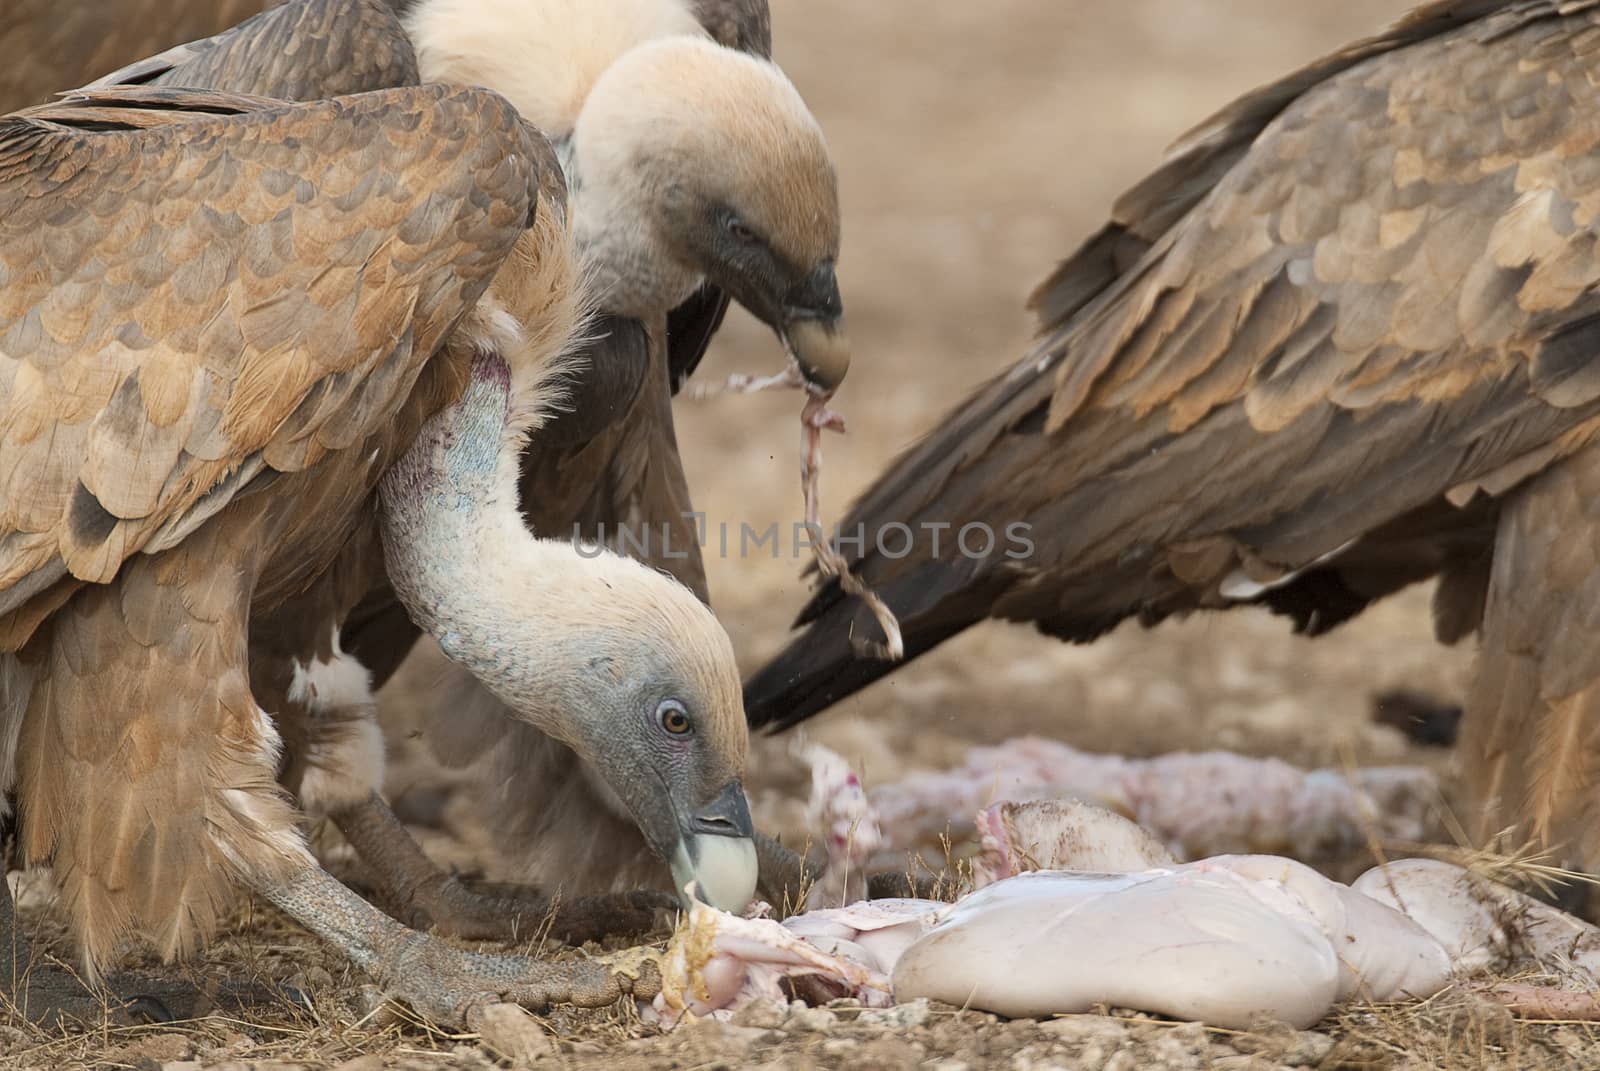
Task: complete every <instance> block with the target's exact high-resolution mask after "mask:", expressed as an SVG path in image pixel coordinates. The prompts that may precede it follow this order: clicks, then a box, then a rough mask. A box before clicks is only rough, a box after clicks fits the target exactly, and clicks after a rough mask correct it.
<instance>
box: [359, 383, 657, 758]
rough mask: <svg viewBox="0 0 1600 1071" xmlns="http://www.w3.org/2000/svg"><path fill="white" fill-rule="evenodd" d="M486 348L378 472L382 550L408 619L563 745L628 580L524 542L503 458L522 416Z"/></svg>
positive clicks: (602, 563)
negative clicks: (446, 402) (456, 393)
mask: <svg viewBox="0 0 1600 1071" xmlns="http://www.w3.org/2000/svg"><path fill="white" fill-rule="evenodd" d="M521 393H524V392H519V391H517V390H515V389H514V385H513V382H512V374H511V371H510V369H509V367H508V366H507V364H506V362H505V361H504V360H502V359H501V358H500V356H499V355H498V354H495V353H489V352H479V353H478V354H477V355H476V356H475V357H474V358H473V363H472V376H471V379H470V380H469V381H468V383H467V386H466V389H465V390H463V391H462V394H461V397H460V398H459V400H457V401H456V402H455V403H454V404H452V405H450V406H447V407H446V408H445V409H444V410H442V411H441V412H439V413H438V414H436V415H435V416H434V417H433V418H432V419H431V420H430V421H429V422H428V423H427V424H426V425H425V426H424V427H423V430H422V433H421V434H420V435H419V436H418V437H417V440H416V441H415V442H414V443H413V444H412V446H411V448H410V449H409V450H407V452H406V453H405V455H404V456H402V457H401V459H400V460H399V461H398V462H396V463H395V464H394V465H392V466H391V467H390V469H389V470H388V472H386V473H385V474H384V477H383V480H382V483H381V485H380V489H379V493H380V495H381V499H382V510H381V514H382V526H383V544H384V559H385V562H386V564H387V566H388V572H389V579H390V582H391V583H392V584H393V586H394V589H395V592H396V594H397V595H398V596H399V597H400V601H401V602H402V603H404V604H405V607H406V609H407V610H408V611H409V612H410V614H411V618H412V620H413V621H415V622H416V623H417V625H418V626H419V627H421V628H422V629H424V630H425V631H427V632H428V633H429V634H431V635H432V636H433V637H434V639H436V640H437V641H438V642H439V646H440V647H441V648H442V649H443V650H444V653H445V654H446V655H447V656H448V657H449V658H451V659H452V660H453V661H455V662H458V663H460V664H461V665H462V666H463V667H464V668H466V669H467V670H469V671H470V672H471V673H472V675H473V676H475V677H476V678H477V679H478V680H479V681H481V682H482V683H483V684H484V685H485V686H486V687H488V689H489V690H490V691H491V692H493V693H494V694H495V695H496V696H497V697H498V698H499V699H500V701H501V702H503V703H505V704H506V705H507V706H509V707H511V708H512V709H514V710H516V711H517V712H518V714H519V716H520V717H522V718H523V719H524V720H526V721H528V722H530V723H531V724H533V725H535V726H536V727H538V728H540V729H541V730H543V731H544V732H547V733H549V734H550V735H551V736H553V737H555V738H556V739H558V740H561V741H562V742H563V743H568V744H569V745H573V744H575V741H574V740H573V732H572V731H571V730H572V729H573V728H574V727H573V726H571V725H569V724H568V722H569V720H570V717H571V714H572V712H575V711H583V710H586V709H588V707H589V706H590V705H592V703H593V697H594V689H593V687H592V686H591V687H588V688H580V687H579V683H580V682H579V680H578V675H577V674H575V673H574V672H573V667H578V666H583V665H586V664H587V663H588V661H589V659H590V658H591V657H592V655H593V651H594V647H595V644H596V642H597V637H599V636H604V635H605V634H606V633H608V632H610V631H611V630H612V629H615V628H619V627H625V626H626V621H627V619H628V615H629V611H630V609H632V607H631V604H630V603H629V601H628V597H629V592H630V591H631V589H632V588H633V584H632V583H631V581H632V580H633V578H632V577H629V576H626V575H623V574H624V573H625V569H624V568H619V567H618V566H619V564H621V565H624V566H625V565H626V564H631V563H625V562H623V561H622V560H621V559H618V558H616V556H615V555H610V554H605V553H601V552H598V551H596V552H594V553H593V554H592V555H591V554H588V553H583V554H580V552H579V549H578V547H577V546H576V545H574V544H573V543H569V542H566V541H563V540H561V539H538V538H535V537H534V536H533V535H532V534H531V533H530V532H529V531H528V529H527V527H526V525H525V523H524V521H523V517H522V514H521V512H520V510H519V509H518V498H517V463H518V456H519V454H520V450H521V445H522V441H523V438H524V434H525V432H526V431H527V428H528V425H529V424H530V423H532V419H531V417H532V414H531V413H529V414H522V413H519V412H518V408H517V405H516V404H515V403H516V401H517V399H518V396H519V394H521Z"/></svg>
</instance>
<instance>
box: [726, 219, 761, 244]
mask: <svg viewBox="0 0 1600 1071" xmlns="http://www.w3.org/2000/svg"><path fill="white" fill-rule="evenodd" d="M723 226H725V227H726V228H727V229H728V234H730V235H731V236H732V237H733V240H734V241H736V242H744V243H746V244H754V243H755V242H756V241H758V239H757V238H756V232H755V231H753V230H751V229H750V228H749V227H747V226H745V224H744V222H743V221H742V220H740V219H739V217H738V216H729V217H728V220H727V222H726V223H724V224H723Z"/></svg>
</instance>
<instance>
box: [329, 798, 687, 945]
mask: <svg viewBox="0 0 1600 1071" xmlns="http://www.w3.org/2000/svg"><path fill="white" fill-rule="evenodd" d="M329 817H331V818H332V819H333V822H334V824H335V825H337V826H338V827H339V831H340V832H341V833H343V834H344V836H345V839H346V840H348V841H349V842H350V846H351V847H353V848H354V849H355V850H356V852H357V854H359V855H360V856H361V858H362V860H363V861H364V862H366V864H367V866H368V867H370V868H371V870H372V873H373V876H374V878H375V880H376V882H377V884H378V887H379V889H380V892H381V894H382V895H383V898H384V899H385V901H386V902H387V903H388V904H390V905H391V906H392V908H393V909H394V911H393V913H394V915H395V917H396V918H398V919H400V920H401V921H403V922H405V923H406V924H407V925H409V926H412V927H414V928H416V929H428V928H430V927H431V928H432V929H433V930H434V931H436V932H438V933H442V934H445V935H446V936H450V937H461V938H466V939H468V940H495V941H516V940H519V939H522V940H525V939H527V938H528V937H530V936H532V935H533V934H536V933H539V932H541V931H543V930H545V929H546V927H548V932H549V933H550V934H551V935H552V936H554V937H556V938H558V939H559V940H561V941H564V942H565V943H567V944H571V945H579V944H583V943H584V942H585V941H598V940H601V939H603V938H605V937H610V936H621V935H634V934H643V933H649V932H650V931H651V930H654V929H657V928H661V927H666V928H670V926H671V915H672V912H673V911H675V910H676V908H677V906H678V901H677V898H676V897H674V896H671V895H669V894H667V893H664V892H656V891H653V890H645V889H641V890H637V891H632V892H623V893H614V894H605V895H600V896H586V897H581V898H576V899H572V900H566V901H563V900H561V899H559V898H551V897H546V896H542V895H539V894H537V893H535V892H534V891H533V890H528V895H526V896H490V895H485V894H483V893H477V892H473V891H472V890H471V889H468V888H467V887H466V886H464V885H462V884H461V882H460V881H459V880H457V879H456V877H455V876H454V875H451V874H446V873H445V872H444V871H442V870H440V869H439V868H438V867H437V866H435V865H434V864H433V862H432V861H431V860H430V859H429V858H428V857H427V856H426V855H424V854H423V852H422V849H421V848H420V847H419V846H418V845H417V842H416V841H415V840H413V839H412V837H411V834H410V833H408V832H407V831H406V828H405V827H404V826H403V825H401V824H400V820H399V819H398V818H396V817H395V816H394V812H393V811H391V810H390V809H389V805H388V804H387V803H385V802H384V801H383V799H382V797H380V796H378V795H377V794H376V793H374V794H372V795H370V796H368V797H367V798H366V799H365V800H363V801H362V802H360V803H358V804H356V805H354V806H351V807H346V808H344V809H342V810H338V811H335V812H333V813H332V814H331V815H330V816H329Z"/></svg>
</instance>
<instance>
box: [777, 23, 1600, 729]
mask: <svg viewBox="0 0 1600 1071" xmlns="http://www.w3.org/2000/svg"><path fill="white" fill-rule="evenodd" d="M1593 7H1594V5H1592V4H1583V5H1581V6H1580V7H1573V6H1572V5H1561V6H1559V7H1558V6H1557V5H1554V4H1533V5H1518V6H1517V7H1516V8H1514V9H1508V10H1507V11H1505V12H1502V13H1499V14H1496V15H1492V16H1490V17H1488V18H1485V19H1484V20H1483V21H1481V22H1479V23H1474V24H1467V25H1465V26H1459V25H1457V24H1456V23H1455V22H1454V21H1452V20H1451V19H1450V18H1449V17H1447V16H1448V15H1449V12H1450V11H1459V10H1465V9H1458V8H1450V9H1448V10H1446V8H1439V9H1438V11H1439V13H1440V17H1439V18H1438V19H1436V20H1435V22H1434V23H1430V24H1429V25H1439V26H1442V27H1443V28H1445V29H1447V30H1448V31H1449V32H1445V33H1443V34H1441V35H1440V36H1437V37H1433V38H1430V39H1428V40H1426V41H1425V42H1422V43H1415V44H1412V45H1411V47H1407V48H1402V49H1398V50H1394V51H1381V52H1380V53H1379V54H1377V55H1375V56H1372V57H1371V58H1368V59H1365V60H1363V61H1361V62H1359V63H1355V64H1354V65H1351V66H1347V67H1346V68H1345V69H1343V70H1342V71H1341V72H1340V73H1338V74H1336V75H1334V76H1333V77H1331V78H1328V79H1327V80H1325V81H1321V82H1319V83H1317V84H1316V85H1315V86H1313V87H1311V88H1309V89H1306V90H1305V91H1304V92H1302V93H1301V94H1300V95H1299V96H1298V97H1297V98H1296V99H1295V100H1294V101H1293V103H1291V104H1288V105H1287V106H1286V107H1283V108H1281V109H1280V110H1279V113H1278V114H1277V115H1276V118H1273V119H1272V120H1271V122H1269V123H1267V124H1266V125H1265V127H1264V128H1263V129H1262V131H1261V133H1260V134H1259V136H1257V137H1256V138H1255V139H1254V140H1253V141H1252V142H1250V143H1249V147H1248V149H1247V150H1244V151H1243V152H1242V154H1241V155H1240V156H1239V157H1238V158H1237V160H1236V162H1234V163H1233V164H1232V166H1231V167H1229V168H1228V169H1226V170H1225V171H1223V172H1222V173H1219V174H1216V175H1215V176H1212V175H1211V172H1210V171H1208V170H1207V168H1208V167H1209V165H1208V164H1206V163H1205V162H1204V160H1202V161H1200V162H1198V163H1197V165H1196V166H1197V167H1198V168H1199V174H1200V175H1202V176H1207V179H1206V181H1207V183H1209V188H1208V189H1205V190H1204V191H1203V192H1202V193H1201V194H1200V195H1198V196H1194V197H1192V198H1191V200H1190V204H1191V207H1190V208H1189V209H1188V211H1187V213H1186V214H1184V215H1183V216H1182V217H1181V219H1178V220H1177V221H1176V222H1174V223H1172V224H1171V225H1170V226H1167V227H1165V228H1164V229H1162V230H1161V232H1160V233H1159V236H1158V237H1157V238H1156V239H1155V240H1154V241H1153V242H1152V244H1151V245H1150V247H1149V248H1148V250H1146V251H1145V252H1143V253H1142V254H1141V255H1139V256H1138V258H1137V259H1136V260H1135V261H1134V262H1133V263H1132V265H1131V266H1129V267H1127V268H1126V270H1124V271H1122V273H1121V274H1120V275H1118V276H1117V277H1116V278H1115V279H1114V280H1113V281H1111V282H1110V283H1109V285H1105V286H1103V287H1101V288H1100V289H1098V290H1096V291H1095V293H1094V294H1093V296H1091V297H1088V298H1086V299H1085V300H1083V301H1078V302H1077V303H1076V305H1075V306H1074V307H1075V308H1076V312H1074V313H1073V314H1072V315H1071V316H1070V318H1069V319H1068V320H1067V321H1066V322H1065V323H1063V324H1062V325H1061V326H1059V327H1058V328H1056V329H1055V330H1053V331H1051V332H1050V333H1049V334H1048V335H1047V336H1046V337H1044V338H1042V339H1041V340H1040V342H1039V344H1038V346H1037V347H1036V348H1035V349H1034V351H1033V352H1032V353H1031V354H1030V355H1029V356H1028V357H1027V358H1026V359H1025V360H1024V361H1023V362H1022V363H1020V364H1019V365H1017V366H1016V367H1015V368H1013V369H1012V370H1011V371H1010V372H1008V373H1006V374H1005V375H1003V376H1001V377H1000V378H998V379H997V380H995V381H994V382H992V383H991V384H989V385H988V386H987V387H985V388H984V389H982V390H981V391H980V392H979V393H978V394H977V395H975V396H974V397H973V398H972V399H970V400H969V401H968V402H966V403H965V404H963V405H962V406H961V407H959V408H958V409H957V410H956V412H955V413H954V414H952V415H951V416H950V417H949V418H947V419H946V420H945V421H943V422H942V423H941V430H940V431H938V432H936V433H935V434H934V435H932V436H931V437H930V438H928V439H927V440H925V441H924V442H923V443H921V444H919V445H918V446H917V447H915V448H913V450H912V451H910V452H909V453H908V454H907V455H906V456H905V457H903V458H901V459H900V460H899V461H898V462H897V463H896V464H895V465H894V466H892V467H891V469H890V470H889V471H888V472H887V473H886V474H885V475H884V476H883V477H882V478H880V479H879V481H878V482H877V483H876V484H875V485H874V486H873V487H872V488H871V489H870V490H869V491H868V492H867V493H866V495H865V496H863V498H862V500H861V502H860V503H859V504H858V506H857V507H856V508H855V509H854V510H853V511H852V513H851V515H850V516H849V517H848V518H847V520H846V522H845V528H846V530H847V531H848V532H855V531H856V530H857V528H858V526H860V527H864V528H865V530H866V531H867V532H868V533H872V532H876V531H879V530H881V529H882V527H883V526H884V525H885V524H887V523H889V522H896V521H898V522H903V523H908V524H911V525H912V526H913V528H917V529H918V531H919V538H918V541H917V544H916V546H915V548H914V549H913V550H912V552H911V553H910V554H908V555H906V556H904V557H901V558H893V557H890V556H887V555H884V554H880V553H877V552H875V550H874V549H873V548H872V547H871V546H870V545H869V546H868V547H867V548H866V549H865V551H864V552H857V553H854V555H853V557H854V559H855V564H854V568H855V569H856V571H858V572H859V573H860V574H861V575H862V576H863V578H864V579H866V580H867V582H868V583H869V584H871V585H872V586H873V587H875V588H877V589H878V590H879V591H880V593H881V594H884V595H885V596H886V597H887V598H888V599H889V601H890V604H891V605H892V606H894V608H895V609H896V610H897V612H898V613H899V615H900V619H901V624H902V626H903V627H904V628H905V629H906V635H907V641H908V646H909V647H910V649H911V650H912V652H913V653H916V652H920V651H923V650H927V649H928V648H930V647H931V646H933V645H934V644H936V643H938V642H940V641H942V640H943V639H944V638H946V637H947V636H949V635H951V634H952V633H953V632H955V631H959V630H960V629H961V628H964V627H966V626H967V625H968V624H971V623H972V622H974V621H977V620H980V619H982V618H983V617H986V616H998V617H1006V618H1011V619H1016V620H1031V621H1034V622H1036V623H1038V624H1039V626H1040V627H1041V628H1043V629H1046V630H1047V631H1050V632H1053V633H1056V634H1058V635H1061V636H1063V637H1066V638H1074V639H1087V638H1091V637H1093V636H1094V635H1096V634H1098V633H1099V632H1100V631H1103V630H1104V629H1105V628H1108V627H1110V626H1111V625H1114V624H1115V623H1116V622H1117V621H1119V620H1121V619H1123V618H1125V617H1127V616H1130V615H1134V614H1137V615H1140V616H1142V617H1143V618H1145V619H1146V620H1156V619H1159V618H1160V617H1162V616H1165V615H1166V614H1169V613H1172V612H1175V611H1179V610H1183V609H1187V608H1191V607H1194V606H1197V605H1199V606H1204V605H1220V604H1222V603H1223V602H1224V601H1225V600H1224V598H1223V593H1222V592H1221V591H1220V589H1219V586H1220V584H1221V583H1222V582H1224V581H1226V580H1227V579H1228V578H1229V577H1231V576H1232V575H1233V574H1234V573H1235V571H1238V572H1239V573H1241V574H1242V575H1243V576H1244V577H1245V578H1246V579H1249V580H1253V581H1255V582H1257V583H1270V582H1274V581H1279V580H1283V579H1285V578H1286V577H1288V576H1289V575H1291V574H1292V573H1293V572H1294V571H1295V570H1300V569H1304V568H1308V567H1311V566H1313V565H1314V564H1315V563H1317V562H1318V561H1319V560H1320V559H1321V558H1323V556H1325V555H1330V554H1334V553H1336V552H1339V551H1341V550H1345V549H1346V548H1347V547H1348V546H1349V545H1350V544H1351V543H1352V541H1359V540H1361V539H1362V537H1363V536H1366V535H1367V534H1369V533H1372V532H1374V531H1375V530H1378V529H1380V528H1381V527H1382V526H1384V525H1386V524H1388V523H1390V522H1392V521H1396V520H1398V519H1400V518H1402V517H1404V516H1405V515H1406V514H1408V513H1409V512H1411V511H1415V510H1421V509H1425V508H1428V507H1430V505H1431V504H1432V503H1435V502H1436V501H1438V500H1439V499H1440V498H1441V497H1442V496H1444V495H1445V494H1446V493H1448V492H1450V491H1451V490H1452V489H1456V488H1458V487H1460V486H1461V485H1470V484H1473V483H1475V482H1479V481H1492V480H1494V478H1495V477H1496V476H1497V475H1498V474H1504V473H1506V472H1507V471H1509V470H1510V469H1512V468H1514V467H1515V466H1518V465H1519V464H1525V463H1526V459H1528V458H1529V457H1531V456H1535V455H1538V456H1541V457H1544V458H1545V460H1548V459H1549V458H1551V457H1557V456H1560V454H1561V453H1563V452H1569V451H1570V450H1572V449H1574V448H1576V447H1577V446H1578V445H1581V443H1582V442H1583V441H1584V440H1585V439H1586V438H1587V437H1588V436H1589V435H1591V434H1592V433H1593V431H1594V418H1595V417H1596V416H1597V415H1600V373H1597V372H1596V371H1595V370H1594V366H1593V362H1592V361H1587V360H1585V359H1584V357H1583V355H1584V354H1592V352H1593V349H1592V345H1593V342H1594V337H1595V329H1594V327H1593V326H1592V323H1593V321H1592V320H1591V318H1592V317H1593V316H1594V315H1595V314H1596V313H1597V312H1600V299H1596V298H1595V297H1594V296H1592V294H1591V288H1593V287H1594V286H1595V285H1596V284H1600V259H1597V258H1595V257H1594V256H1593V250H1594V245H1595V235H1594V233H1593V231H1592V230H1591V228H1590V227H1588V226H1586V225H1581V224H1580V223H1579V222H1578V221H1579V220H1582V219H1586V218H1588V215H1587V214H1588V213H1589V212H1590V209H1589V208H1587V207H1586V206H1588V205H1591V204H1600V181H1597V176H1596V169H1595V168H1594V166H1593V161H1594V159H1596V158H1597V156H1600V118H1597V116H1600V91H1597V90H1596V87H1595V85H1594V79H1593V78H1592V76H1593V75H1594V74H1595V73H1596V71H1597V68H1596V60H1595V56H1594V53H1593V52H1592V51H1590V50H1589V49H1588V47H1587V41H1588V40H1589V39H1590V38H1592V37H1593V35H1594V33H1595V28H1596V25H1597V23H1600V17H1597V15H1596V14H1595V12H1594V11H1593ZM1419 17H1420V16H1419ZM1418 25H1422V23H1419V24H1418ZM1291 81H1292V80H1291ZM1485 87H1492V91H1491V92H1485ZM1552 450H1553V452H1552ZM1523 475H1526V473H1523ZM925 522H926V523H947V524H952V525H954V527H953V528H951V529H948V530H946V534H945V535H944V541H943V545H942V547H941V548H940V551H939V552H938V553H937V554H936V553H934V551H933V547H932V542H931V540H932V535H931V533H930V532H929V531H928V530H926V529H922V528H920V527H919V526H921V525H922V524H924V523H925ZM1014 523H1024V524H1028V525H1031V534H1030V537H1029V538H1030V540H1031V542H1032V544H1033V546H1032V548H1031V551H1029V549H1028V548H1027V547H1025V546H1022V545H1021V544H1015V545H1014V548H1015V549H1017V550H1018V551H1019V552H1022V553H1019V554H1018V556H1017V557H1007V556H1006V554H1005V553H1004V551H1006V550H1007V549H1009V547H1008V545H1007V544H1005V543H1002V544H1001V545H1000V546H999V547H998V548H997V549H996V550H995V551H994V552H992V553H991V554H989V555H988V556H986V557H972V556H969V555H965V554H963V553H961V552H960V551H959V549H958V547H957V546H956V544H955V540H954V539H952V538H951V534H953V533H954V532H956V531H958V530H959V529H960V528H961V527H962V526H963V525H968V524H982V525H987V526H988V527H989V528H990V529H991V530H993V531H995V532H996V533H997V534H1001V533H1003V532H1004V531H1005V529H1006V527H1007V526H1008V525H1011V524H1014ZM1002 538H1003V536H1002ZM847 549H850V550H854V548H847ZM896 549H898V547H897V548H896ZM1357 549H1358V550H1359V549H1360V548H1359V547H1357ZM1348 612H1351V611H1346V615H1347V613H1348ZM807 621H811V622H816V624H814V625H813V627H812V629H811V630H810V631H809V632H808V634H807V635H806V637H804V638H802V639H801V640H798V641H797V642H796V643H795V644H794V645H793V646H791V648H790V649H789V650H788V651H786V652H785V653H784V654H782V655H780V656H779V658H778V659H777V660H776V661H775V662H774V663H773V664H772V665H771V666H769V667H766V668H765V669H763V670H762V671H761V672H760V673H759V674H758V675H757V677H756V678H754V679H753V680H752V681H751V683H750V685H749V687H748V689H747V693H746V706H747V709H748V710H749V711H750V712H751V716H752V720H753V721H754V722H756V723H757V724H760V723H762V722H766V721H773V720H791V721H792V720H797V719H798V718H799V717H803V716H804V714H805V713H809V712H811V711H814V710H816V709H820V708H821V707H822V706H825V705H827V703H828V702H831V701H832V700H833V699H836V698H838V697H839V696H841V695H844V694H848V693H849V692H850V691H853V690H854V689H855V688H858V687H861V686H862V685H863V684H865V683H866V682H867V681H870V680H871V679H874V678H875V677H877V676H880V675H882V673H883V672H885V671H886V670H887V668H888V667H887V666H886V665H884V664H881V663H876V662H865V661H856V660H854V659H853V658H852V656H851V653H850V649H849V646H848V642H847V639H846V637H847V636H848V635H849V632H850V630H851V628H852V627H854V628H855V629H857V630H861V631H865V632H866V634H868V635H873V634H875V632H874V631H873V630H874V626H873V624H872V622H871V619H870V616H869V615H867V614H865V613H864V612H862V611H861V608H860V607H859V605H857V604H856V603H855V602H854V601H845V600H844V599H842V597H841V595H840V593H839V591H838V588H837V585H832V584H830V585H828V586H827V587H825V588H824V589H823V590H822V591H821V592H820V593H819V594H818V596H817V597H816V598H815V599H814V600H813V601H812V603H811V604H810V605H809V606H808V607H807V609H806V611H805V613H804V614H803V616H802V622H807Z"/></svg>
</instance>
